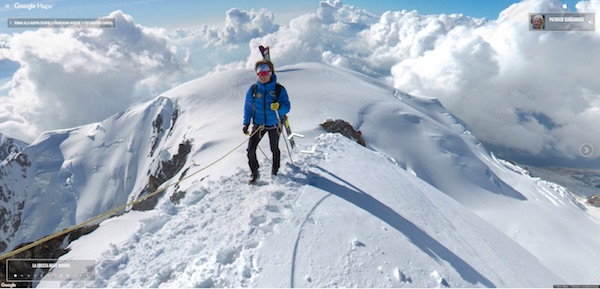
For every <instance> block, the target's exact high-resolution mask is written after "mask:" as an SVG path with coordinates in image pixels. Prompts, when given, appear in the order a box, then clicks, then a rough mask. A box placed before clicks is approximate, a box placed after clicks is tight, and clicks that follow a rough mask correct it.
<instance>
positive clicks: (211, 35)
mask: <svg viewBox="0 0 600 289" xmlns="http://www.w3.org/2000/svg"><path fill="white" fill-rule="evenodd" d="M274 19H275V14H273V13H272V12H269V11H268V10H266V9H261V10H259V11H254V10H252V11H243V10H240V9H238V8H232V9H229V10H228V11H227V13H226V18H225V27H213V28H209V27H208V26H204V28H203V30H202V31H201V32H200V33H199V34H200V37H202V39H203V40H204V41H205V42H206V43H207V44H212V45H223V44H233V45H236V44H239V43H242V42H246V41H248V40H250V39H252V38H255V37H259V36H262V35H266V34H268V33H272V32H275V31H277V30H278V29H279V25H278V24H275V22H273V20H274Z"/></svg>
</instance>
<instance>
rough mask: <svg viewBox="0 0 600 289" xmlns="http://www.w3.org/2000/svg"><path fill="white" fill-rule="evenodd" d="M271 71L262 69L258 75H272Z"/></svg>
mask: <svg viewBox="0 0 600 289" xmlns="http://www.w3.org/2000/svg"><path fill="white" fill-rule="evenodd" d="M270 74H271V72H270V71H261V72H257V73H256V75H258V76H267V75H270Z"/></svg>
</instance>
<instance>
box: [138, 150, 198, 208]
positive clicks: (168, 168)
mask: <svg viewBox="0 0 600 289" xmlns="http://www.w3.org/2000/svg"><path fill="white" fill-rule="evenodd" d="M191 151H192V145H191V143H190V141H189V140H186V141H184V142H183V143H181V144H179V150H178V151H177V154H175V155H174V156H173V157H172V158H171V159H169V160H167V161H162V162H161V165H160V169H159V170H158V171H157V172H155V173H154V174H152V175H150V177H149V180H148V186H147V187H146V190H145V191H146V194H151V193H152V192H155V191H156V190H157V189H158V188H159V187H160V185H162V184H163V183H164V182H166V181H168V180H169V179H171V178H172V177H173V176H175V175H176V174H177V173H179V171H180V170H181V169H182V168H183V166H184V165H185V161H186V159H187V155H188V154H189V153H190V152H191ZM162 195H163V193H160V194H156V195H154V196H152V197H150V198H148V199H146V200H144V201H142V202H139V203H137V204H134V205H133V207H132V208H133V209H134V210H138V211H148V210H152V209H154V206H156V204H157V203H158V200H159V199H160V198H161V197H162Z"/></svg>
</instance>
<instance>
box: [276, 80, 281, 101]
mask: <svg viewBox="0 0 600 289" xmlns="http://www.w3.org/2000/svg"><path fill="white" fill-rule="evenodd" d="M280 94H281V84H279V82H277V83H276V84H275V97H276V98H275V102H277V101H279V95H280Z"/></svg>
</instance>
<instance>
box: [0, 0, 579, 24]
mask: <svg viewBox="0 0 600 289" xmlns="http://www.w3.org/2000/svg"><path fill="white" fill-rule="evenodd" d="M17 2H19V1H15V0H11V1H6V0H2V1H0V3H1V5H0V18H1V19H0V20H1V21H2V22H5V21H6V20H5V19H6V18H7V17H99V16H105V15H108V14H109V13H110V12H112V11H114V10H117V9H120V10H122V11H123V12H125V13H127V14H129V15H132V16H133V17H134V19H135V20H136V22H137V23H140V24H142V25H147V26H159V27H165V28H167V29H176V28H179V27H193V26H201V25H204V24H208V25H218V24H219V23H222V22H223V21H224V15H225V11H227V10H229V9H230V8H234V7H235V8H239V9H242V10H250V9H256V10H258V9H260V8H265V9H268V10H270V11H272V12H274V13H275V14H276V17H277V19H276V21H280V22H281V23H287V21H288V20H289V19H291V18H293V17H296V16H298V15H301V14H305V13H307V12H314V11H315V10H316V8H317V7H318V5H319V2H320V1H318V0H313V1H305V0H286V1H278V0H261V1H255V0H227V1H188V0H145V1H139V0H136V1H121V0H103V1H79V0H54V1H37V2H36V1H33V3H47V4H51V5H52V9H49V10H42V9H35V10H31V11H27V10H23V9H15V8H14V4H15V3H17ZM515 2H516V1H512V0H510V1H509V0H495V1H478V0H451V1H449V0H410V1H368V0H346V1H342V3H343V4H345V5H353V6H356V7H358V8H361V9H365V10H367V11H369V12H371V13H374V14H376V15H380V14H381V13H383V12H385V11H400V10H402V9H406V10H417V11H419V13H420V14H442V13H445V14H452V13H461V14H464V15H467V16H471V17H477V18H483V17H485V18H487V19H489V20H493V19H496V18H497V16H498V14H499V13H500V12H502V10H504V9H506V8H507V7H509V6H510V5H511V4H513V3H515ZM20 3H32V2H31V1H20ZM563 3H566V4H567V5H568V6H569V7H570V8H571V9H573V7H574V6H575V3H577V1H573V0H570V1H563ZM7 7H8V9H7ZM2 28H3V30H4V28H5V27H2Z"/></svg>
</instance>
